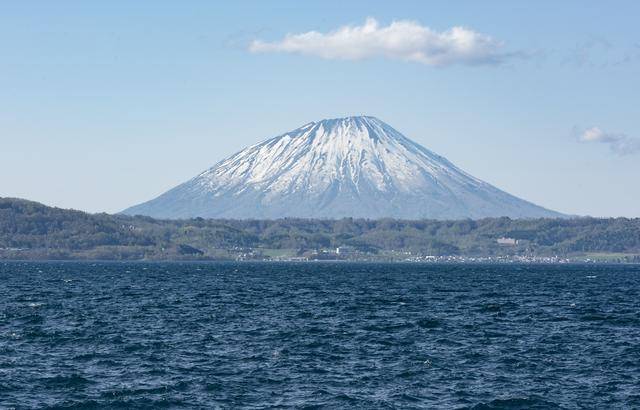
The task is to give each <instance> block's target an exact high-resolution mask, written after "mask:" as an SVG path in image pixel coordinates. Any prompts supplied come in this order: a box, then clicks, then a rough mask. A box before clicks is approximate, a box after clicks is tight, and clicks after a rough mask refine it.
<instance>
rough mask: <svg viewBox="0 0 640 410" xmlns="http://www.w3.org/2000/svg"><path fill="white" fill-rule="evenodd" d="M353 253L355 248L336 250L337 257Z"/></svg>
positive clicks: (338, 248)
mask: <svg viewBox="0 0 640 410" xmlns="http://www.w3.org/2000/svg"><path fill="white" fill-rule="evenodd" d="M352 253H353V248H352V247H351V246H338V247H337V248H336V254H337V255H342V256H345V255H349V254H352Z"/></svg>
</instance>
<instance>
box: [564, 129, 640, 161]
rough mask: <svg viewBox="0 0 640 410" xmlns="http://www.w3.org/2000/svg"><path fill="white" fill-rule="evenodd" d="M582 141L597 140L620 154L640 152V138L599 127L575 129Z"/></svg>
mask: <svg viewBox="0 0 640 410" xmlns="http://www.w3.org/2000/svg"><path fill="white" fill-rule="evenodd" d="M574 132H575V133H576V134H577V135H578V141H580V142H585V143H587V142H597V143H601V144H606V145H608V146H609V148H610V149H611V151H612V152H614V153H616V154H618V155H629V154H635V153H638V152H640V139H638V138H634V137H630V136H628V135H626V134H622V133H613V132H607V131H604V130H602V129H600V128H598V127H591V128H587V129H586V130H584V131H579V130H577V129H574Z"/></svg>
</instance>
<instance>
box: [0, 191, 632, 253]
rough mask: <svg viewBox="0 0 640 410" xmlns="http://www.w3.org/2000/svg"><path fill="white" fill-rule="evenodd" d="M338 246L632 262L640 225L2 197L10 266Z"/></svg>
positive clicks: (2, 230) (1, 228) (1, 231)
mask: <svg viewBox="0 0 640 410" xmlns="http://www.w3.org/2000/svg"><path fill="white" fill-rule="evenodd" d="M338 247H342V248H343V249H344V251H343V253H342V255H343V256H342V257H341V258H343V257H345V256H344V255H356V256H355V257H359V258H362V257H364V258H365V259H366V258H372V259H375V258H393V255H423V256H424V255H460V256H495V255H536V256H548V255H585V254H611V253H615V254H629V255H633V254H640V219H639V218H635V219H628V218H615V219H595V218H575V219H532V220H511V219H509V218H491V219H482V220H459V221H432V220H420V221H405V220H394V219H379V220H365V219H351V218H346V219H340V220H309V219H278V220H216V219H211V220H205V219H201V218H196V219H189V220H178V221H175V220H171V221H169V220H156V219H152V218H149V217H143V216H125V215H108V214H88V213H85V212H80V211H73V210H65V209H59V208H52V207H48V206H45V205H42V204H39V203H36V202H31V201H26V200H21V199H11V198H0V258H3V259H236V258H239V257H240V256H241V257H243V258H244V257H254V258H263V259H268V258H270V257H274V255H290V256H296V255H297V256H300V255H305V254H309V252H311V253H313V254H314V255H317V254H318V252H325V253H326V252H333V250H335V249H336V248H338ZM279 250H281V251H282V252H279ZM347 250H348V253H347ZM285 251H286V252H285ZM287 252H288V253H287ZM247 255H248V256H247ZM351 257H354V256H351ZM636 258H637V257H636Z"/></svg>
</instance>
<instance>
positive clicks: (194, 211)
mask: <svg viewBox="0 0 640 410" xmlns="http://www.w3.org/2000/svg"><path fill="white" fill-rule="evenodd" d="M123 213H125V214H131V215H135V214H139V215H148V216H152V217H157V218H189V217H198V216H200V217H205V218H257V219H259V218H267V219H271V218H282V217H304V218H342V217H363V218H383V217H393V218H403V219H421V218H433V219H460V218H483V217H497V216H509V217H513V218H533V217H558V216H562V215H561V214H559V213H556V212H553V211H550V210H547V209H545V208H542V207H539V206H537V205H534V204H532V203H530V202H527V201H524V200H522V199H519V198H516V197H514V196H512V195H509V194H508V193H506V192H503V191H501V190H499V189H498V188H495V187H494V186H492V185H490V184H488V183H486V182H483V181H481V180H479V179H477V178H474V177H473V176H471V175H469V174H467V173H465V172H464V171H462V170H461V169H459V168H458V167H456V166H455V165H453V164H452V163H451V162H449V161H448V160H447V159H445V158H443V157H441V156H440V155H437V154H435V153H433V152H431V151H429V150H428V149H426V148H424V147H422V146H420V145H418V144H417V143H415V142H413V141H411V140H410V139H408V138H406V137H405V136H403V135H402V134H400V133H399V132H398V131H396V130H395V129H393V128H392V127H391V126H389V125H388V124H386V123H384V122H382V121H380V120H379V119H377V118H374V117H347V118H339V119H331V120H322V121H318V122H312V123H309V124H306V125H304V126H302V127H300V128H298V129H295V130H293V131H290V132H287V133H285V134H283V135H280V136H277V137H275V138H271V139H269V140H267V141H264V142H262V143H259V144H256V145H253V146H251V147H248V148H246V149H244V150H242V151H240V152H238V153H237V154H235V155H233V156H231V157H229V158H227V159H224V160H222V161H220V162H219V163H218V164H216V165H214V166H213V167H212V168H210V169H208V170H206V171H204V172H203V173H201V174H200V175H198V176H196V177H195V178H193V179H191V180H190V181H187V182H185V183H183V184H181V185H179V186H177V187H175V188H173V189H171V190H169V191H168V192H166V193H164V194H162V195H160V196H159V197H157V198H155V199H153V200H151V201H148V202H145V203H142V204H140V205H136V206H133V207H131V208H129V209H126V210H125V211H123Z"/></svg>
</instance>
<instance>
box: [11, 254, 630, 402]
mask: <svg viewBox="0 0 640 410" xmlns="http://www.w3.org/2000/svg"><path fill="white" fill-rule="evenodd" d="M272 407H276V408H364V409H372V408H425V407H426V408H476V409H530V408H534V409H535V408H539V409H546V408H566V409H574V408H639V407H640V266H637V265H636V266H633V265H435V264H434V265H428V264H423V265H420V264H350V263H306V264H303V263H301V264H294V263H55V262H47V263H27V262H8V263H7V262H5V263H0V408H272Z"/></svg>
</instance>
